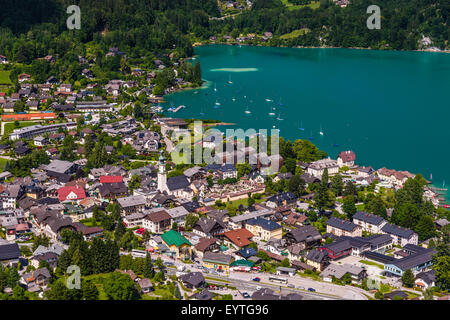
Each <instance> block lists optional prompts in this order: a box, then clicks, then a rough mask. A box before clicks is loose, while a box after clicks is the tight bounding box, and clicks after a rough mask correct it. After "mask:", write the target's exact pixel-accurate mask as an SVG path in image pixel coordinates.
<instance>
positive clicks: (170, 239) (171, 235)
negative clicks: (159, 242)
mask: <svg viewBox="0 0 450 320" xmlns="http://www.w3.org/2000/svg"><path fill="white" fill-rule="evenodd" d="M161 238H162V239H163V241H164V242H165V243H166V244H167V245H168V246H169V247H170V246H172V245H175V246H176V247H180V246H181V245H183V244H187V245H188V246H192V244H191V243H190V242H189V241H188V240H187V239H186V238H185V237H183V236H182V235H181V234H180V233H178V232H176V231H175V230H169V231H167V232H166V233H164V234H163V235H162V236H161Z"/></svg>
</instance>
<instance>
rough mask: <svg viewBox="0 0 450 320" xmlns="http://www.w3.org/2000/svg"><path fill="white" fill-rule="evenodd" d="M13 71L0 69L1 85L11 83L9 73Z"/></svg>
mask: <svg viewBox="0 0 450 320" xmlns="http://www.w3.org/2000/svg"><path fill="white" fill-rule="evenodd" d="M10 73H11V71H0V85H1V84H6V85H11V84H12V82H11V79H9V74H10Z"/></svg>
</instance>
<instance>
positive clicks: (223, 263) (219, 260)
mask: <svg viewBox="0 0 450 320" xmlns="http://www.w3.org/2000/svg"><path fill="white" fill-rule="evenodd" d="M232 261H233V258H232V257H231V256H230V255H226V254H223V253H215V252H205V253H204V254H203V259H202V262H203V266H204V267H205V268H208V269H214V270H216V271H218V272H224V273H229V272H230V265H231V263H232Z"/></svg>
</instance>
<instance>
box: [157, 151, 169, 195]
mask: <svg viewBox="0 0 450 320" xmlns="http://www.w3.org/2000/svg"><path fill="white" fill-rule="evenodd" d="M158 191H159V192H164V191H168V190H167V174H166V158H165V157H164V154H163V151H162V150H161V152H160V154H159V164H158Z"/></svg>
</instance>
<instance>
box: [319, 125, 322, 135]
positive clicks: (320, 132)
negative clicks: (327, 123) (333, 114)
mask: <svg viewBox="0 0 450 320" xmlns="http://www.w3.org/2000/svg"><path fill="white" fill-rule="evenodd" d="M319 134H320V135H321V136H323V131H322V125H320V131H319Z"/></svg>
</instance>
